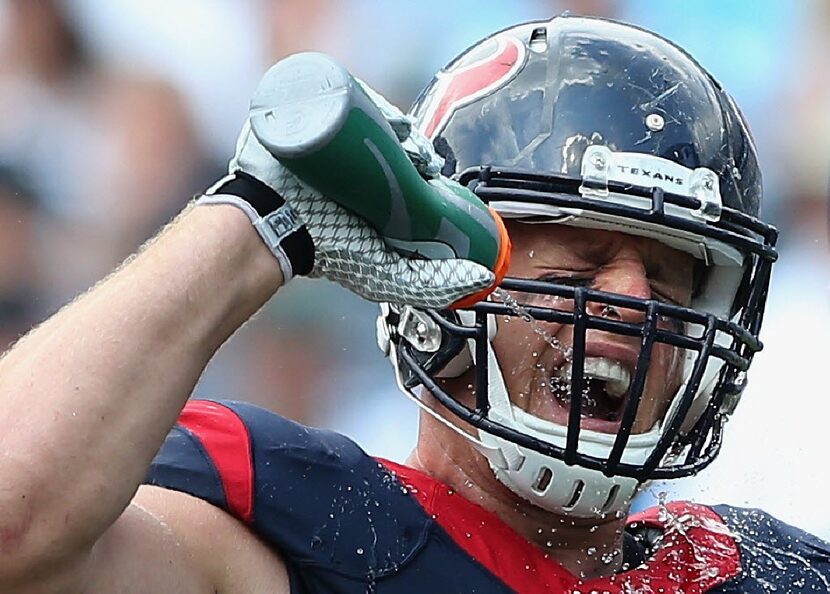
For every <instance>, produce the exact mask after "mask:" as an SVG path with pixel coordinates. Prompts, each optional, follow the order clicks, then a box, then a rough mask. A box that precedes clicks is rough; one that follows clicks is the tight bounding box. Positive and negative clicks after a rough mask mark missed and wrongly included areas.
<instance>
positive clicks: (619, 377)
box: [557, 357, 631, 399]
mask: <svg viewBox="0 0 830 594" xmlns="http://www.w3.org/2000/svg"><path fill="white" fill-rule="evenodd" d="M571 372H572V366H571V363H566V364H565V365H563V366H562V367H561V368H560V369H559V371H558V372H557V375H558V376H559V377H560V378H561V379H563V380H565V381H567V382H570V381H571ZM584 374H585V377H586V378H590V379H595V380H600V381H603V382H605V392H606V394H608V395H609V396H611V397H612V398H617V399H619V398H621V397H622V396H623V394H625V393H626V392H627V391H628V387H629V386H630V385H631V374H630V373H629V371H628V369H626V368H625V367H623V366H622V365H621V364H620V363H618V362H617V361H614V360H613V359H606V358H605V357H586V358H585V365H584Z"/></svg>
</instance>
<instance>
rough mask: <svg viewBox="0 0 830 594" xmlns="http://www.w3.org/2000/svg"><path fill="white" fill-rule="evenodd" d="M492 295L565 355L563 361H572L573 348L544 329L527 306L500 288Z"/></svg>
mask: <svg viewBox="0 0 830 594" xmlns="http://www.w3.org/2000/svg"><path fill="white" fill-rule="evenodd" d="M493 295H495V296H496V297H498V298H499V299H500V300H501V301H502V303H504V305H506V306H507V307H508V308H509V309H510V310H511V311H512V312H513V313H515V314H516V315H517V316H518V317H519V318H520V319H521V320H522V321H524V322H527V323H528V324H530V327H531V328H532V329H533V332H534V333H535V334H536V335H537V336H539V337H541V338H542V340H544V341H545V342H546V343H547V344H549V345H550V346H551V347H553V348H554V349H556V350H557V351H559V352H560V353H562V356H564V357H565V361H567V362H568V363H573V349H572V348H571V347H569V346H565V345H563V344H562V341H560V340H559V339H558V338H556V337H555V336H553V335H552V334H551V333H550V332H548V331H547V330H545V329H544V328H543V327H542V324H540V323H539V321H538V320H537V319H536V318H534V317H533V315H531V313H530V312H529V311H528V310H527V308H525V307H524V306H523V305H522V304H521V303H519V302H518V301H517V300H516V298H515V297H513V296H512V295H511V294H510V293H509V292H507V291H506V290H504V289H502V288H498V289H496V290H495V291H493Z"/></svg>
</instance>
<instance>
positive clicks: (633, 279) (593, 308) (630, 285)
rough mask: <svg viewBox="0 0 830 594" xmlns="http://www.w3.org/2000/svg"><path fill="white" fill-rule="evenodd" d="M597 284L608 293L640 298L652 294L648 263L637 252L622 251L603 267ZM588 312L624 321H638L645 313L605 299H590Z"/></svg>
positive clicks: (595, 284)
mask: <svg viewBox="0 0 830 594" xmlns="http://www.w3.org/2000/svg"><path fill="white" fill-rule="evenodd" d="M594 288H595V289H597V290H599V291H605V292H607V293H617V294H619V295H624V296H626V297H635V298H638V299H650V298H651V285H650V284H649V279H648V275H647V273H646V267H645V264H644V263H643V260H642V258H641V257H640V255H639V254H636V253H619V254H617V257H615V258H614V259H613V260H612V261H611V262H609V263H608V264H606V265H605V266H603V267H602V269H601V270H600V271H599V273H598V274H597V275H596V277H595V278H594ZM587 307H588V313H589V314H590V315H593V316H599V317H605V318H608V319H612V320H618V321H624V322H638V321H641V320H642V318H643V315H644V313H643V312H641V311H637V310H634V309H629V308H623V307H613V306H608V305H605V304H603V303H596V302H589V303H588V306H587Z"/></svg>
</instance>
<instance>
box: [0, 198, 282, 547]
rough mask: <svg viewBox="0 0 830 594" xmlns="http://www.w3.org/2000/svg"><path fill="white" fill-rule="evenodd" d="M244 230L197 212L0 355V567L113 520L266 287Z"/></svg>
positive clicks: (241, 222) (79, 541) (91, 533)
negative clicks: (12, 556)
mask: <svg viewBox="0 0 830 594" xmlns="http://www.w3.org/2000/svg"><path fill="white" fill-rule="evenodd" d="M281 282H282V276H281V274H280V272H279V268H278V266H277V265H276V261H275V259H274V258H273V256H272V255H271V254H270V253H269V252H268V250H267V249H266V248H265V247H264V245H263V244H262V242H261V241H260V239H259V237H258V236H257V235H256V233H255V232H254V231H253V229H252V227H251V225H250V222H249V221H248V219H247V218H246V217H245V215H244V214H242V213H241V212H240V211H239V210H237V209H235V208H233V207H231V206H208V207H197V208H194V209H192V210H190V211H189V212H187V213H186V214H184V215H183V216H182V217H180V219H179V220H178V221H177V222H176V223H174V224H173V225H171V226H170V227H169V228H168V229H167V230H166V231H165V232H164V233H163V234H162V235H161V236H160V237H159V238H158V239H157V240H156V241H155V242H154V243H153V244H152V245H150V246H149V247H148V248H147V249H146V250H144V252H143V253H141V254H140V255H139V256H138V257H136V258H135V259H134V260H133V261H131V262H130V263H128V264H126V265H125V266H123V267H122V268H121V269H120V270H119V271H118V272H116V273H115V274H113V275H112V276H110V277H109V278H108V279H107V280H105V281H104V282H102V283H100V284H99V285H98V286H96V287H95V288H94V289H92V290H91V291H90V292H89V293H87V294H86V295H85V296H83V297H82V298H80V299H78V300H77V301H76V302H74V303H73V304H71V305H70V306H68V307H66V308H65V309H63V310H62V311H61V312H59V313H58V314H56V315H55V316H53V317H52V318H51V319H50V320H49V321H47V322H46V323H44V324H43V325H42V326H40V327H39V328H38V329H36V330H35V331H33V332H32V333H30V335H28V336H27V337H26V338H25V339H24V340H22V341H21V342H20V343H19V344H18V345H17V346H16V347H15V348H14V349H13V350H12V351H10V352H9V353H8V354H7V355H6V356H5V357H4V359H3V360H2V361H0V405H1V406H2V411H3V412H2V416H0V452H2V455H0V559H2V557H3V555H8V554H12V553H15V552H16V551H26V550H27V549H29V548H32V549H33V551H34V550H36V549H38V547H43V546H45V545H44V543H46V542H48V543H50V544H49V545H48V547H49V548H50V550H49V551H48V553H49V554H58V555H59V554H60V552H61V550H62V549H70V548H73V547H75V548H77V547H83V546H85V545H89V544H91V543H92V542H94V540H95V539H96V538H97V536H98V535H99V534H101V533H102V532H103V531H104V530H105V529H106V528H107V527H108V526H109V524H110V523H111V522H112V521H114V520H115V518H117V517H118V515H119V514H120V513H121V511H122V510H123V509H124V508H125V507H126V505H127V504H128V503H129V500H130V499H131V497H132V495H133V493H134V491H135V489H136V488H137V486H138V484H139V482H140V481H141V479H142V477H143V476H144V474H145V472H146V469H147V467H148V466H149V463H150V461H151V460H152V457H153V455H154V454H155V452H156V451H157V450H158V448H159V447H160V445H161V443H162V440H163V439H164V436H165V435H166V434H167V432H168V431H169V430H170V428H171V427H172V425H173V423H174V422H175V420H176V417H177V416H178V413H179V411H180V410H181V408H182V407H183V406H184V403H185V402H186V400H187V398H188V396H189V395H190V392H191V390H192V389H193V386H194V385H195V383H196V381H197V379H198V378H199V375H200V374H201V372H202V370H203V368H204V366H205V365H206V364H207V362H208V361H209V359H210V357H211V356H212V355H213V353H214V352H215V350H216V349H217V348H218V347H219V346H220V345H221V344H222V343H223V342H224V341H225V340H226V339H227V338H228V337H229V336H230V335H231V334H232V333H233V332H234V330H236V328H237V327H238V326H239V325H241V324H242V323H243V322H244V321H245V320H246V319H247V318H248V317H249V316H250V315H251V314H253V313H254V312H255V311H256V310H257V309H258V308H259V307H260V306H261V305H262V304H263V303H264V302H265V301H266V300H267V299H268V298H269V297H270V296H271V295H272V294H273V293H274V291H275V290H276V289H277V288H278V287H279V285H280V284H281Z"/></svg>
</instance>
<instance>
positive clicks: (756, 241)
mask: <svg viewBox="0 0 830 594" xmlns="http://www.w3.org/2000/svg"><path fill="white" fill-rule="evenodd" d="M411 115H412V118H413V121H414V122H415V124H416V126H415V129H414V130H413V132H411V134H412V136H413V139H414V140H417V141H421V140H423V139H427V141H428V143H429V144H431V146H432V147H434V150H435V152H436V153H437V156H434V162H435V163H439V162H443V165H442V169H441V172H442V174H443V175H445V176H448V177H450V176H451V177H454V178H455V179H457V180H458V181H459V182H460V183H462V184H464V185H466V186H468V187H469V188H471V189H472V190H473V191H474V192H475V193H476V194H477V196H479V197H480V198H481V199H482V200H483V201H485V202H487V203H488V204H489V205H490V206H491V207H492V208H493V209H494V210H495V211H497V212H498V213H500V215H501V217H503V218H504V220H505V222H506V227H507V229H508V231H509V234H510V237H511V239H512V242H513V258H512V262H511V264H510V268H509V271H508V277H507V278H505V279H504V280H503V281H501V282H500V283H499V288H498V290H496V291H495V292H493V293H492V294H491V295H490V296H489V297H488V298H486V299H483V300H481V301H479V302H478V303H476V304H474V305H472V306H467V307H451V306H452V304H457V303H458V302H459V300H460V299H462V298H465V297H467V296H469V295H471V294H476V293H479V292H480V291H482V289H487V288H493V284H494V283H495V282H496V279H495V277H494V274H493V271H491V270H488V269H487V268H484V267H482V266H480V265H478V264H475V263H473V262H470V261H467V260H464V259H463V258H445V259H440V260H439V259H435V260H430V259H408V258H405V257H403V256H401V255H400V254H399V253H397V252H395V251H393V250H390V249H389V248H388V247H387V246H386V243H385V242H384V241H383V237H382V235H381V234H379V233H377V232H375V231H374V230H372V229H371V228H369V226H368V225H366V224H365V223H364V222H363V221H362V220H361V219H360V218H358V217H357V216H355V215H354V214H352V213H350V212H348V211H346V210H344V209H343V208H342V207H340V206H338V205H337V204H335V203H334V202H332V201H330V200H327V199H326V197H325V196H323V195H321V194H319V193H317V192H316V191H314V190H312V189H310V188H309V187H307V186H305V185H303V184H301V183H299V182H298V180H297V179H296V178H294V176H293V175H292V174H290V173H289V172H288V171H287V170H286V169H284V168H283V167H282V166H281V165H280V163H279V162H277V161H276V160H275V159H274V158H273V157H272V156H271V155H270V154H269V152H268V151H267V150H266V149H265V148H264V147H263V146H261V145H260V144H259V142H258V141H257V139H256V138H255V137H254V135H253V134H252V133H251V130H250V126H247V125H246V127H245V129H244V130H243V133H242V135H241V136H240V139H239V142H238V145H237V152H236V155H235V156H234V158H233V160H232V161H231V166H230V175H229V176H228V177H227V178H225V179H223V180H221V181H220V182H219V183H217V184H216V185H215V186H214V187H213V188H211V190H210V191H209V192H208V193H207V194H206V196H204V197H202V198H200V199H199V200H198V201H197V204H196V206H192V207H190V208H188V209H187V210H186V211H185V212H184V213H183V214H182V215H180V216H179V217H178V218H177V219H176V220H175V221H174V222H173V223H172V224H171V225H169V226H168V228H167V229H165V230H164V231H163V232H162V233H161V234H160V235H159V236H158V237H157V238H156V239H155V240H154V241H152V242H151V243H149V244H148V245H147V246H146V247H145V248H144V249H143V251H142V252H140V253H139V254H138V255H137V256H136V257H135V258H133V259H131V260H130V261H128V262H127V263H126V264H125V265H124V266H123V267H122V268H121V269H120V270H118V271H116V272H115V273H114V274H113V275H112V276H110V277H109V278H108V279H106V280H105V281H103V282H101V283H100V284H99V285H97V286H96V287H94V288H93V289H92V290H90V291H89V292H88V293H87V294H86V295H85V296H83V297H81V298H80V299H78V300H76V301H75V302H74V303H72V304H70V305H69V306H67V307H66V308H64V309H63V310H62V311H61V312H59V313H58V314H56V315H55V316H53V317H52V318H51V319H50V320H48V321H47V322H45V323H44V324H43V325H41V326H40V327H39V328H37V329H36V330H34V331H33V332H31V333H30V334H29V335H28V336H27V337H25V338H24V339H23V340H22V341H20V343H19V344H17V345H16V346H15V348H13V349H12V350H11V351H10V352H8V353H7V354H6V355H5V357H4V359H3V360H2V362H0V398H2V402H3V415H2V421H0V422H2V431H0V444H2V447H0V451H2V453H3V455H2V457H0V484H2V488H0V590H2V591H3V592H4V593H9V594H17V593H23V592H25V593H27V594H31V593H59V592H60V593H62V592H95V593H96V594H108V593H125V592H154V593H156V592H158V593H161V592H177V593H194V594H195V593H205V594H208V593H217V592H218V593H222V594H226V593H246V594H251V593H266V592H267V593H275V592H291V593H293V594H300V593H316V592H342V593H358V592H378V593H382V592H388V593H394V592H400V593H405V592H448V593H449V592H452V593H456V592H457V593H472V592H482V593H483V592H486V593H494V592H522V593H534V592H540V593H541V592H567V593H572V594H575V593H577V592H581V593H584V592H615V593H617V592H619V593H623V592H685V593H692V592H701V593H702V592H710V593H716V592H721V593H726V592H747V593H750V592H768V591H782V592H807V591H809V592H827V591H830V564H828V561H830V548H829V547H828V545H827V544H825V543H823V542H821V541H819V540H818V539H816V538H815V537H813V536H810V535H808V534H806V533H804V532H802V531H800V530H797V529H795V528H792V527H790V526H787V525H785V524H783V523H781V522H779V521H776V520H774V519H773V518H771V517H769V516H767V515H765V514H764V513H763V512H761V511H755V510H739V509H735V508H731V507H728V506H717V507H707V506H703V505H697V504H693V503H686V502H672V503H664V504H662V505H661V506H660V507H659V508H656V509H652V510H647V511H645V512H643V513H640V514H637V515H634V516H630V515H629V514H628V509H629V506H630V504H631V500H632V497H633V496H634V495H635V494H636V493H637V490H638V489H640V488H641V487H642V485H644V484H645V483H646V482H647V481H649V480H651V479H655V478H671V477H679V476H686V475H690V474H694V473H696V472H697V471H699V470H700V469H702V468H703V467H705V466H706V465H707V464H708V463H709V462H710V461H711V460H712V459H713V457H714V456H715V455H716V454H717V451H718V449H719V447H720V443H721V434H722V430H723V425H724V422H725V420H726V419H727V418H728V416H729V415H730V414H731V412H732V410H733V409H734V407H735V405H736V404H737V403H738V400H739V398H740V395H741V392H742V390H743V388H744V385H745V383H746V372H747V369H748V368H749V366H750V363H751V360H752V357H753V354H754V353H755V352H757V351H758V350H759V349H760V348H761V344H760V342H759V340H758V333H759V329H760V325H761V320H762V316H763V310H764V303H765V299H766V293H767V287H768V281H769V275H770V268H771V265H772V263H773V261H774V260H775V258H776V252H775V249H774V244H775V237H776V233H775V230H774V229H773V228H771V227H769V226H768V225H766V224H764V223H763V222H762V221H761V220H760V219H759V218H758V209H759V206H760V201H761V176H760V172H759V170H758V165H757V161H756V154H755V148H754V146H753V142H752V140H751V138H750V135H749V132H748V130H747V127H746V124H745V122H744V121H743V118H742V116H741V114H740V112H739V110H738V108H737V107H736V106H735V104H734V102H733V101H732V99H731V98H730V97H729V96H728V95H727V94H726V92H725V91H724V90H723V89H722V88H721V87H720V85H719V84H718V83H716V82H715V81H714V80H713V79H712V77H711V76H710V75H709V74H708V73H707V72H706V71H705V70H703V68H702V67H701V66H700V65H699V64H697V62H695V61H694V60H693V59H692V58H691V57H690V56H689V55H688V54H686V53H685V52H684V51H683V50H681V49H680V48H678V47H677V46H675V45H673V44H672V43H671V42H669V41H667V40H665V39H662V38H660V37H658V36H656V35H654V34H652V33H649V32H646V31H643V30H641V29H638V28H635V27H631V26H628V25H623V24H619V23H615V22H612V21H607V20H601V19H593V18H579V17H559V18H555V19H553V20H551V21H548V22H535V23H530V24H524V25H519V26H516V27H513V28H510V29H507V30H505V31H502V32H499V33H497V34H494V35H493V36H490V37H488V38H487V39H485V40H483V41H481V42H480V43H477V44H476V45H474V46H473V47H472V48H470V49H469V50H467V51H465V52H464V53H463V54H461V56H459V57H458V58H457V59H455V60H454V61H452V62H451V63H450V64H449V65H448V66H447V67H446V68H445V69H444V70H442V71H441V72H440V73H439V74H438V76H436V78H435V79H434V80H433V81H432V82H431V83H430V84H429V85H428V86H427V88H426V89H425V91H424V92H423V93H422V95H421V96H420V98H419V99H418V100H417V101H416V104H415V106H414V108H413V111H412V114H411ZM429 159H433V157H432V156H431V157H430V158H429ZM353 175H360V172H359V171H355V172H353ZM252 223H253V225H252ZM263 240H264V241H263ZM296 275H311V276H324V277H329V278H333V279H336V280H337V281H338V282H340V283H341V284H343V285H345V286H347V287H348V288H350V289H352V290H354V291H356V292H357V293H359V294H361V295H363V296H364V297H366V298H368V299H372V300H375V301H380V302H383V303H384V304H383V305H382V308H381V315H380V319H379V322H378V333H379V343H380V345H381V347H382V349H383V350H384V351H385V353H386V354H387V355H388V357H389V358H390V361H391V362H392V365H393V367H394V371H395V374H396V376H397V378H398V381H399V383H400V386H401V388H402V389H403V390H404V391H405V392H406V393H407V394H408V395H410V396H411V397H412V398H414V399H415V400H416V401H417V402H418V403H419V404H420V405H421V406H422V407H423V411H424V412H423V414H422V418H421V428H420V435H419V439H418V443H417V446H416V448H415V450H414V452H413V453H412V455H411V457H410V458H409V459H408V461H407V463H406V464H405V465H399V464H394V463H392V462H388V461H384V460H379V459H375V458H372V457H371V456H370V455H368V454H366V453H364V452H363V451H361V450H360V449H359V448H358V447H357V446H356V445H355V444H354V443H353V442H351V441H350V440H349V439H347V438H345V437H343V436H340V435H337V434H334V433H331V432H328V431H323V430H319V429H312V428H308V427H304V426H301V425H298V424H296V423H294V422H292V421H290V420H287V419H284V418H280V417H279V416H276V415H274V414H273V413H269V412H266V411H264V410H261V409H257V408H255V407H253V406H251V405H247V404H243V403H239V402H232V401H221V402H220V401H204V400H193V401H190V402H189V403H187V398H188V396H189V394H190V392H191V390H192V389H193V387H194V385H195V383H196V381H197V379H198V378H199V376H200V374H201V372H202V370H203V369H204V366H205V365H206V363H207V362H208V360H209V359H210V357H211V356H212V355H213V353H214V352H215V351H216V349H217V348H218V347H219V346H220V345H221V344H222V342H223V341H224V340H226V339H227V338H228V336H229V335H230V334H232V333H233V332H234V330H235V329H236V328H238V327H239V326H240V325H241V324H242V323H243V322H244V321H245V320H246V319H247V318H249V317H250V316H251V315H252V314H253V313H254V312H255V311H256V310H257V309H258V308H259V307H261V306H262V304H263V303H264V302H265V301H266V300H268V299H269V298H270V297H271V296H272V295H273V294H274V293H275V292H276V291H277V290H278V288H279V287H280V286H282V285H283V284H285V283H286V282H288V281H289V280H290V279H291V278H292V276H296ZM298 348H299V345H298ZM186 403H187V404H186ZM390 422H394V421H393V420H391V419H390ZM171 428H172V430H171ZM165 436H166V437H165ZM759 437H761V436H760V435H759ZM140 485H141V486H140Z"/></svg>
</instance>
